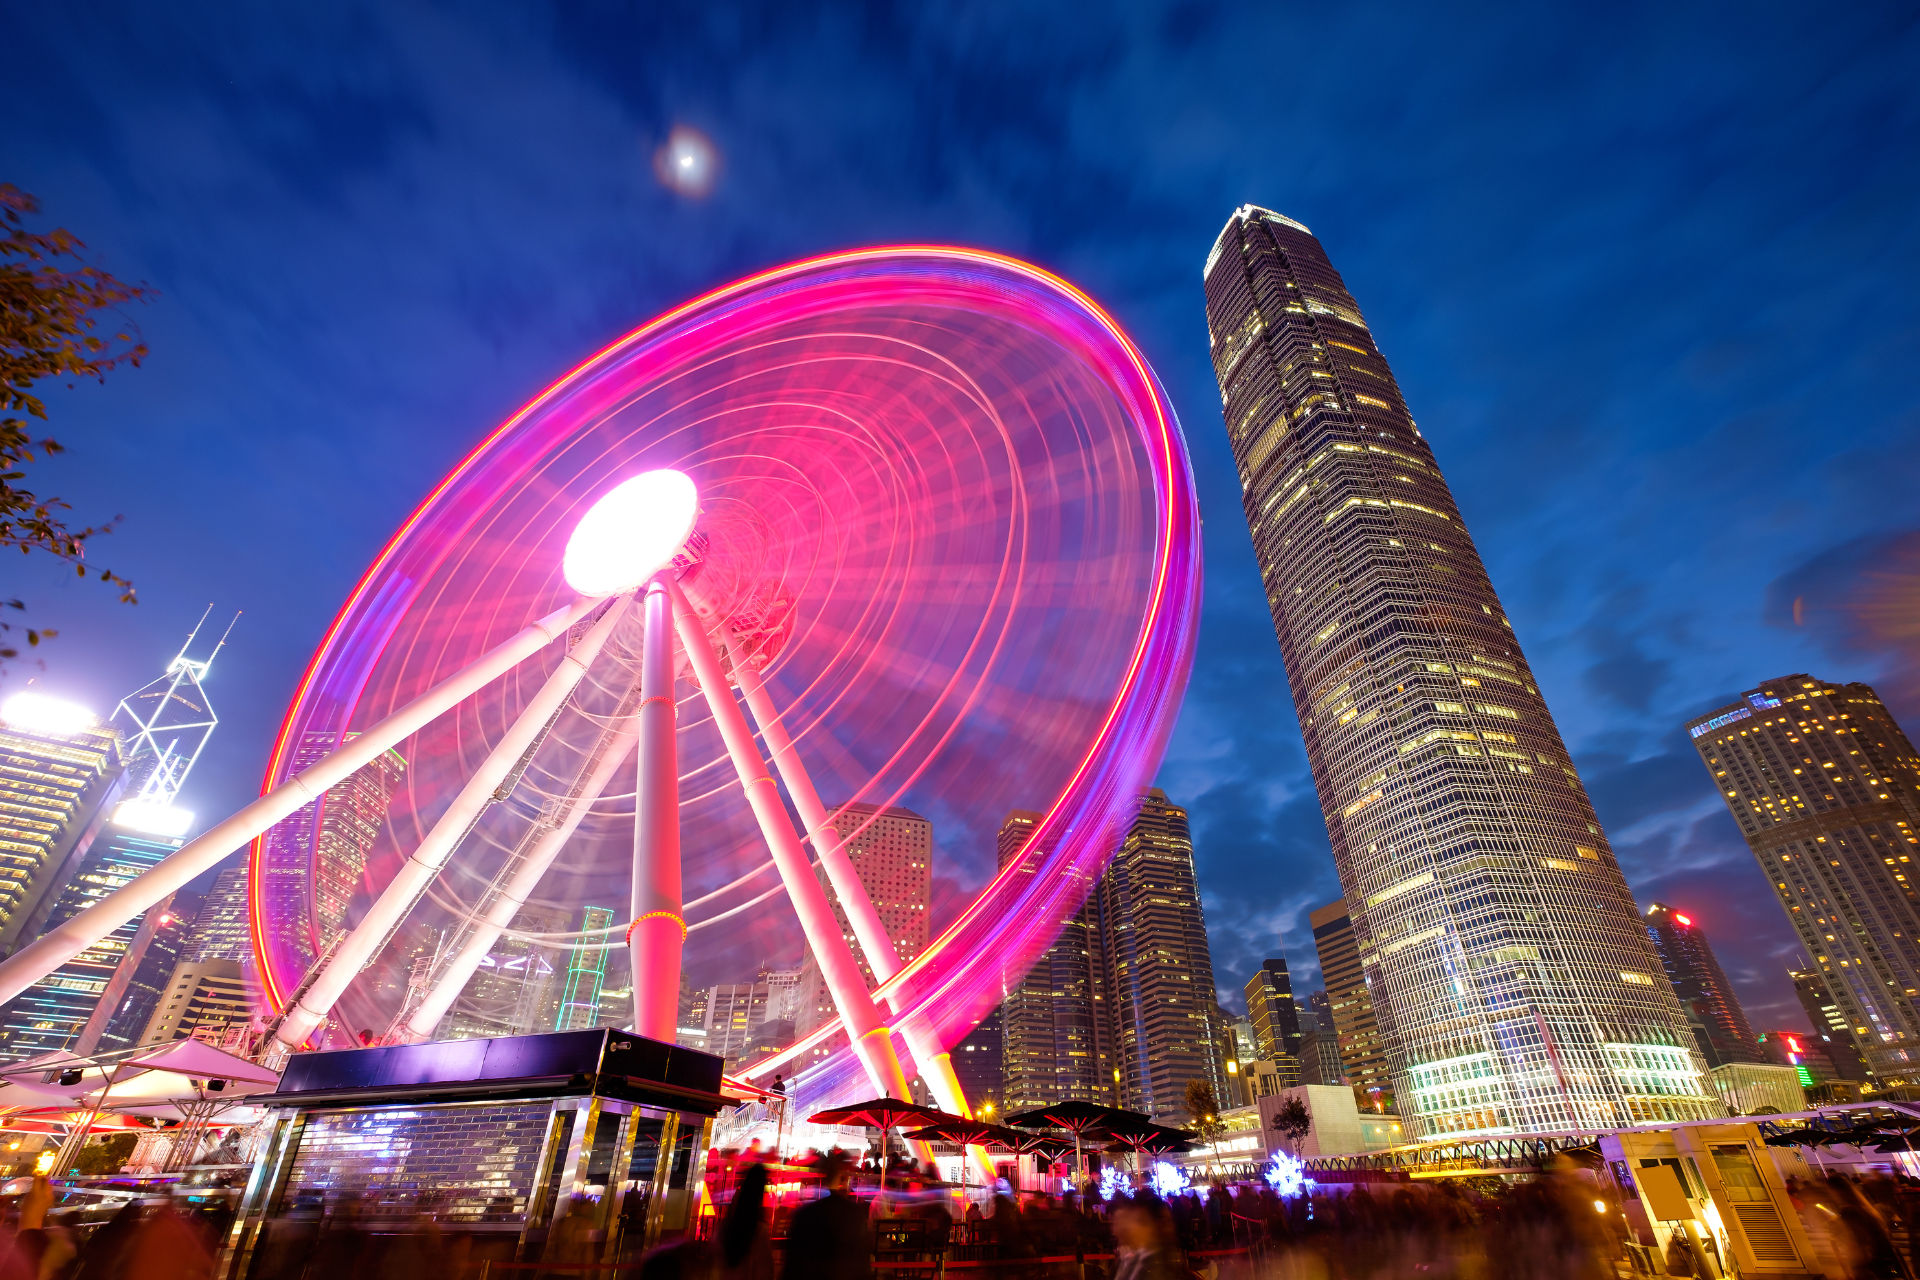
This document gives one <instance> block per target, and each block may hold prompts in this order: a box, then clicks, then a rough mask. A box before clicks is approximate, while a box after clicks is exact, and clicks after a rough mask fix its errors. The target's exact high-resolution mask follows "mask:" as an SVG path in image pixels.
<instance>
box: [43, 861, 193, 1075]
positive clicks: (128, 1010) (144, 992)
mask: <svg viewBox="0 0 1920 1280" xmlns="http://www.w3.org/2000/svg"><path fill="white" fill-rule="evenodd" d="M194 915H195V907H194V898H193V895H191V894H188V893H184V892H182V893H176V894H172V895H170V896H169V897H168V898H166V900H164V901H163V902H161V903H160V904H159V905H158V906H156V907H154V908H153V909H152V910H151V911H148V912H147V913H146V914H145V915H143V916H142V917H141V921H140V928H139V931H138V932H137V933H136V935H135V937H134V941H133V945H132V946H130V947H128V948H127V955H126V958H125V959H123V960H122V961H121V962H120V966H119V968H117V969H115V970H114V971H113V977H112V978H111V979H109V981H108V983H107V989H106V990H105V991H104V992H102V993H101V995H100V1002H99V1003H98V1004H96V1005H95V1006H94V1009H93V1014H92V1016H91V1017H89V1018H88V1019H87V1023H86V1025H85V1026H84V1027H82V1028H81V1030H80V1034H79V1036H78V1037H77V1038H76V1039H75V1040H74V1042H73V1044H72V1045H70V1046H69V1048H70V1049H71V1050H72V1052H74V1053H75V1054H77V1055H79V1056H80V1057H83V1058H84V1057H89V1056H91V1055H93V1054H95V1053H110V1052H112V1051H113V1050H115V1049H128V1048H131V1047H133V1045H135V1044H136V1043H138V1042H139V1039H140V1036H141V1033H142V1032H144V1031H145V1030H146V1029H147V1024H148V1023H149V1022H151V1021H152V1020H153V1015H154V1012H155V1011H156V1010H157V1009H159V1007H160V1000H161V996H162V995H163V994H164V993H165V992H166V990H167V988H168V985H169V984H170V982H171V981H172V979H173V973H174V966H175V965H177V964H178V963H179V962H180V958H181V955H182V954H183V953H184V952H185V950H186V947H187V945H188V944H189V943H190V942H191V941H192V940H193V931H194Z"/></svg>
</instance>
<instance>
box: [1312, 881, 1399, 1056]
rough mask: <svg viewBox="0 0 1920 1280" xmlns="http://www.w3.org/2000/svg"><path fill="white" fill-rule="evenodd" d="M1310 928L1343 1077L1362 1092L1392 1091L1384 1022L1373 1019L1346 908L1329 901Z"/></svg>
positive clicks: (1357, 942) (1327, 1024) (1329, 1027)
mask: <svg viewBox="0 0 1920 1280" xmlns="http://www.w3.org/2000/svg"><path fill="white" fill-rule="evenodd" d="M1307 923H1308V924H1309V925H1310V926H1311V927H1312V929H1313V947H1314V951H1315V952H1316V953H1317V954H1318V955H1319V957H1320V978H1321V980H1322V981H1323V982H1325V983H1326V984H1327V988H1326V991H1325V992H1324V993H1321V994H1324V995H1325V996H1326V998H1327V999H1326V1017H1325V1020H1324V1021H1323V1022H1322V1023H1321V1026H1322V1028H1323V1029H1324V1030H1330V1031H1331V1032H1332V1037H1333V1041H1332V1042H1333V1049H1334V1054H1335V1056H1336V1057H1338V1058H1339V1060H1340V1062H1341V1064H1342V1068H1341V1074H1342V1075H1345V1076H1348V1077H1350V1078H1351V1079H1352V1080H1353V1082H1354V1084H1356V1085H1358V1086H1360V1087H1361V1088H1362V1089H1366V1090H1368V1091H1379V1092H1382V1093H1385V1092H1389V1091H1391V1090H1392V1088H1393V1080H1392V1077H1391V1074H1390V1073H1389V1072H1388V1070H1387V1046H1386V1042H1385V1041H1383V1040H1382V1039H1381V1037H1380V1022H1379V1019H1377V1018H1375V1017H1374V1014H1373V997H1372V995H1370V994H1369V993H1368V991H1367V974H1366V968H1365V967H1364V966H1363V965H1362V964H1361V963H1360V940H1359V937H1358V935H1356V934H1355V933H1354V930H1353V917H1352V916H1350V915H1349V914H1348V913H1347V904H1346V903H1345V902H1330V903H1328V904H1327V905H1326V906H1324V907H1321V908H1319V909H1318V910H1316V911H1313V912H1310V913H1309V914H1308V916H1307ZM1322 1043H1323V1046H1324V1043H1325V1042H1324V1041H1323V1042H1322ZM1316 1052H1318V1053H1321V1054H1324V1053H1325V1052H1326V1049H1325V1048H1324V1047H1321V1048H1319V1049H1317V1050H1316ZM1323 1074H1324V1073H1323ZM1322 1083H1332V1082H1331V1081H1323V1082H1322Z"/></svg>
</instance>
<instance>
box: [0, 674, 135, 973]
mask: <svg viewBox="0 0 1920 1280" xmlns="http://www.w3.org/2000/svg"><path fill="white" fill-rule="evenodd" d="M125 785H126V761H125V757H124V756H123V754H122V751H121V741H120V734H119V732H118V731H117V730H116V729H114V728H113V727H112V726H110V725H103V724H101V723H100V722H99V720H98V719H97V718H96V717H95V716H94V715H93V714H92V713H91V712H89V711H87V710H85V709H84V708H80V707H75V706H72V705H70V704H68V703H64V702H59V701H57V700H55V699H53V698H48V697H45V696H43V695H40V694H34V693H17V694H15V695H14V696H13V697H11V698H9V699H7V702H6V704H5V706H4V708H0V953H11V952H12V951H13V950H14V949H15V948H17V947H18V946H20V944H21V943H23V942H31V941H33V940H34V939H35V938H37V937H39V936H40V934H41V933H42V932H43V931H44V929H45V927H46V923H47V917H48V915H49V914H50V913H51V912H52V911H53V908H54V904H55V903H56V902H58V901H59V897H60V887H61V886H62V885H64V884H66V883H67V881H69V880H71V879H72V878H73V876H74V874H75V873H76V872H77V871H78V870H79V866H80V862H81V859H83V858H84V857H85V856H86V852H87V849H88V848H89V847H90V846H91V845H92V843H93V840H94V837H95V836H96V835H97V834H98V833H99V831H100V829H101V827H102V826H104V825H105V824H106V820H107V814H108V812H109V810H110V808H111V805H112V803H113V802H114V801H116V800H118V799H119V797H120V794H121V790H122V788H123V787H124V786H125Z"/></svg>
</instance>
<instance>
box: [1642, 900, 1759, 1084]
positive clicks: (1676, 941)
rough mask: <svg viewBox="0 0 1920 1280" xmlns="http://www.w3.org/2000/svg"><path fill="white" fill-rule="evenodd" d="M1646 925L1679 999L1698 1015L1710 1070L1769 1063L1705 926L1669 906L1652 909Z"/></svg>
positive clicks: (1649, 908) (1702, 1049)
mask: <svg viewBox="0 0 1920 1280" xmlns="http://www.w3.org/2000/svg"><path fill="white" fill-rule="evenodd" d="M1646 921H1647V933H1648V934H1649V935H1650V936H1651V937H1652V938H1653V947H1654V950H1656V951H1658V952H1659V953H1660V962H1661V963H1662V964H1664V965H1665V966H1666V969H1667V979H1668V981H1670V982H1672V983H1673V994H1674V995H1676V996H1679V997H1680V1003H1681V1004H1682V1005H1684V1006H1686V1007H1687V1008H1689V1009H1691V1010H1692V1011H1693V1016H1694V1021H1695V1022H1696V1023H1697V1027H1698V1029H1697V1032H1696V1038H1697V1039H1698V1040H1699V1041H1700V1052H1701V1053H1702V1054H1704V1055H1705V1056H1706V1059H1707V1065H1708V1066H1709V1067H1719V1066H1725V1065H1726V1064H1727V1063H1729V1062H1761V1061H1764V1059H1763V1058H1762V1056H1761V1053H1760V1044H1759V1041H1757V1040H1755V1039H1754V1035H1753V1028H1752V1027H1751V1026H1749V1025H1748V1023H1747V1015H1746V1011H1745V1010H1743V1009H1741V1007H1740V1000H1739V998H1738V997H1736V996H1735V995H1734V994H1733V984H1732V983H1731V982H1729V981H1727V974H1726V970H1724V969H1722V968H1721V967H1720V961H1719V960H1718V959H1717V958H1716V957H1715V956H1714V954H1713V948H1712V947H1711V946H1709V945H1708V943H1707V935H1706V934H1705V933H1704V932H1703V931H1702V930H1701V928H1700V924H1699V922H1698V921H1696V920H1695V919H1694V918H1693V917H1692V916H1690V915H1688V914H1687V913H1686V912H1684V911H1676V910H1674V909H1673V908H1672V907H1670V906H1668V905H1667V904H1666V903H1664V902H1656V903H1654V904H1653V905H1652V906H1650V907H1648V908H1647V914H1646Z"/></svg>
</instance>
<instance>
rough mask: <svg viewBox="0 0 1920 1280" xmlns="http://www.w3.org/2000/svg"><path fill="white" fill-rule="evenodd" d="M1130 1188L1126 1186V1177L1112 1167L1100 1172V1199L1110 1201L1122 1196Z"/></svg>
mask: <svg viewBox="0 0 1920 1280" xmlns="http://www.w3.org/2000/svg"><path fill="white" fill-rule="evenodd" d="M1130 1190H1131V1188H1130V1187H1128V1185H1127V1175H1126V1174H1124V1173H1122V1172H1120V1171H1119V1170H1118V1169H1116V1168H1114V1167H1113V1166H1112V1165H1108V1166H1106V1167H1105V1168H1104V1169H1102V1170H1100V1198H1101V1199H1103V1200H1112V1199H1115V1198H1117V1197H1119V1196H1124V1195H1126V1194H1127V1193H1128V1191H1130Z"/></svg>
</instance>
